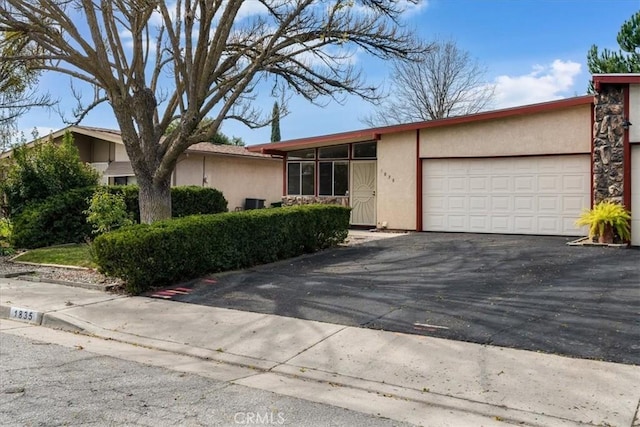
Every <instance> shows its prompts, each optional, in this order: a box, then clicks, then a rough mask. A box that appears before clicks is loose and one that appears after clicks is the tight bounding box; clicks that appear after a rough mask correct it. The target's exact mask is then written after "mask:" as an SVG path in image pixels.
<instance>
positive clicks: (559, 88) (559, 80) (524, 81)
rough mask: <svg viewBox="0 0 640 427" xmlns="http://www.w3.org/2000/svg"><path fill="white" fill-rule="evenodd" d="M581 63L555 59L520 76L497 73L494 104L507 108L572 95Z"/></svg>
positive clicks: (535, 66)
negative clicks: (498, 74) (499, 74)
mask: <svg viewBox="0 0 640 427" xmlns="http://www.w3.org/2000/svg"><path fill="white" fill-rule="evenodd" d="M580 71H581V64H579V63H577V62H573V61H562V60H560V59H556V60H555V61H553V63H552V64H549V65H546V66H542V65H534V66H533V71H531V73H529V74H525V75H522V76H506V75H503V76H498V77H496V79H495V85H496V86H495V87H496V91H495V107H496V108H507V107H513V106H517V105H526V104H535V103H537V102H545V101H553V100H555V99H561V98H566V97H567V96H572V95H573V93H571V92H570V91H571V90H572V89H573V85H574V83H575V79H576V77H577V76H578V75H579V74H580Z"/></svg>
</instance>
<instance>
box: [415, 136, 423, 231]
mask: <svg viewBox="0 0 640 427" xmlns="http://www.w3.org/2000/svg"><path fill="white" fill-rule="evenodd" d="M416 231H422V159H421V158H420V129H416Z"/></svg>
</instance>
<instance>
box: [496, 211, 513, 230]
mask: <svg viewBox="0 0 640 427" xmlns="http://www.w3.org/2000/svg"><path fill="white" fill-rule="evenodd" d="M491 230H492V231H493V232H494V233H511V232H513V230H512V227H511V217H510V216H506V215H505V216H499V215H494V216H492V217H491Z"/></svg>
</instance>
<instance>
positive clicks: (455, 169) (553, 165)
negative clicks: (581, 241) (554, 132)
mask: <svg viewBox="0 0 640 427" xmlns="http://www.w3.org/2000/svg"><path fill="white" fill-rule="evenodd" d="M443 171H446V173H445V172H443ZM443 173H444V175H443ZM589 177H590V156H589V155H575V156H544V157H521V158H493V159H429V160H424V161H423V180H424V182H423V224H424V230H426V231H468V232H493V233H517V234H552V235H580V234H583V230H579V229H577V228H576V227H575V225H574V222H575V220H576V219H577V218H578V216H579V215H580V213H581V211H582V209H584V208H587V207H589V202H590V194H589V193H590V178H589ZM431 180H433V181H434V182H435V183H430V181H431ZM435 200H437V203H436V202H435ZM433 217H435V218H436V219H433Z"/></svg>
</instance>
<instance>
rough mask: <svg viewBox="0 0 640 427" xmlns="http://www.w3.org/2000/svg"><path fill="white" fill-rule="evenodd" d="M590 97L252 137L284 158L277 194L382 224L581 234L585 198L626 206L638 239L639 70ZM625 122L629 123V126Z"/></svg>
mask: <svg viewBox="0 0 640 427" xmlns="http://www.w3.org/2000/svg"><path fill="white" fill-rule="evenodd" d="M594 85H595V88H596V90H598V95H596V96H592V95H588V96H581V97H575V98H569V99H564V100H559V101H553V102H547V103H542V104H535V105H527V106H522V107H516V108H508V109H503V110H497V111H489V112H484V113H479V114H473V115H468V116H461V117H453V118H448V119H442V120H434V121H428V122H419V123H411V124H403V125H396V126H387V127H380V128H373V129H365V130H359V131H353V132H344V133H339V134H333V135H325V136H318V137H311V138H303V139H297V140H291V141H283V142H279V143H270V144H262V145H257V146H250V147H248V149H249V150H250V151H254V152H256V153H262V154H271V155H277V156H280V157H281V158H282V159H283V163H282V174H283V176H284V180H283V181H284V182H283V189H282V190H283V203H284V204H301V203H311V202H320V203H340V204H343V205H347V206H351V207H352V208H353V210H352V215H351V223H352V224H353V225H362V226H370V227H379V228H389V229H403V230H417V231H451V232H480V233H510V234H543V235H568V236H572V235H582V234H584V230H580V229H578V228H576V226H575V224H574V222H575V220H576V219H577V218H578V216H579V215H580V213H581V212H582V210H583V209H585V208H589V207H590V206H591V205H592V204H593V203H594V201H595V202H598V201H600V200H603V199H614V200H617V201H620V202H621V203H623V204H624V205H625V206H626V207H627V208H628V209H630V210H631V208H632V206H637V207H638V209H637V212H638V214H635V215H633V210H632V216H633V219H632V243H633V244H634V245H640V74H622V75H616V74H612V75H596V76H594ZM631 123H636V126H632V125H631Z"/></svg>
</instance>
